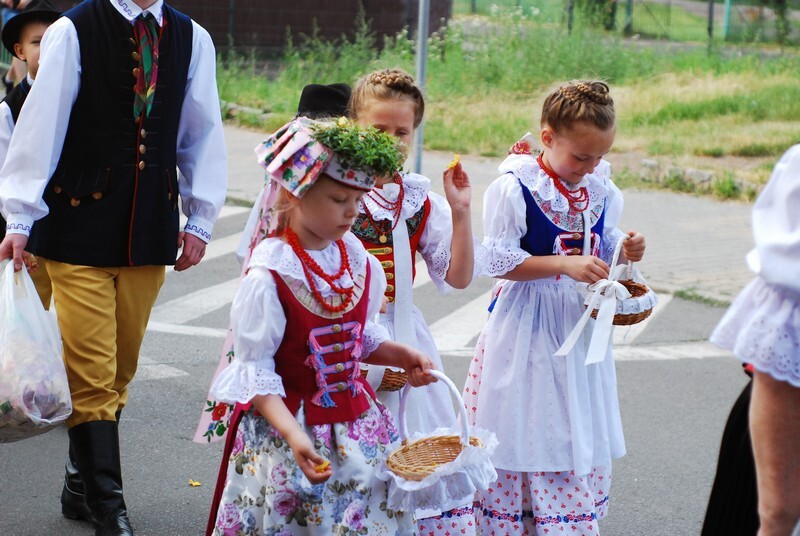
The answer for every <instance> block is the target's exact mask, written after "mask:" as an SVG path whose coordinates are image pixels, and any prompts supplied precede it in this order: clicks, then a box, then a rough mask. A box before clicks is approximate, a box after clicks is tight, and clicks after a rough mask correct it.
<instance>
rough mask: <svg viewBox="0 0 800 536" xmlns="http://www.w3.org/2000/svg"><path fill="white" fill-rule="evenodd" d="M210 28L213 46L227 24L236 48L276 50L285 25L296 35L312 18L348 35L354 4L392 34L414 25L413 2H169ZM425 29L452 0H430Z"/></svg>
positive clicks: (446, 12) (375, 26)
mask: <svg viewBox="0 0 800 536" xmlns="http://www.w3.org/2000/svg"><path fill="white" fill-rule="evenodd" d="M168 3H169V4H170V5H172V6H173V7H175V8H177V9H179V10H180V11H183V12H184V13H186V14H187V15H189V16H191V17H192V18H193V19H194V20H195V21H197V22H198V23H199V24H200V25H202V26H203V27H204V28H205V29H206V30H208V31H209V33H210V34H211V37H212V38H213V39H214V44H215V45H216V46H217V47H218V48H221V47H224V46H227V45H228V35H229V33H231V32H230V28H233V32H232V34H233V35H232V37H233V44H234V46H236V47H237V48H240V47H248V48H249V47H255V48H256V49H263V50H271V51H275V50H279V49H280V48H281V47H283V45H284V44H285V43H286V29H287V27H289V28H291V31H292V35H293V36H294V37H295V39H298V38H299V37H300V35H301V34H310V33H311V31H312V28H313V21H314V19H316V21H317V25H318V26H319V30H320V33H321V34H322V35H323V36H324V37H327V38H329V39H336V38H338V37H339V36H341V35H342V34H348V35H349V34H352V32H353V31H354V29H355V21H356V17H357V14H358V10H359V6H360V5H363V6H364V11H365V13H366V15H367V18H368V19H369V20H370V21H371V26H370V27H371V28H372V31H373V32H375V33H376V34H377V35H379V36H380V35H394V34H396V33H397V32H399V31H400V30H401V29H403V27H405V26H410V27H411V28H412V31H413V29H414V28H415V27H416V25H417V13H418V5H419V3H418V0H282V1H277V0H169V1H168ZM430 5H431V16H430V30H431V31H432V32H433V31H436V30H437V29H439V26H440V21H441V20H442V19H449V18H450V14H451V12H452V0H430Z"/></svg>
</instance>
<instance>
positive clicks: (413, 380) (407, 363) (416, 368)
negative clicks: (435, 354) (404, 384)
mask: <svg viewBox="0 0 800 536" xmlns="http://www.w3.org/2000/svg"><path fill="white" fill-rule="evenodd" d="M406 350H407V354H406V355H405V356H404V358H403V370H405V371H406V374H408V383H410V384H411V385H412V387H422V386H423V385H428V384H429V383H433V382H435V381H438V380H437V379H436V378H434V377H433V376H432V375H431V373H430V371H431V370H432V369H434V368H435V367H434V366H433V362H432V361H431V360H430V359H429V358H428V356H426V355H425V354H423V353H422V352H420V351H418V350H416V349H414V348H411V347H410V346H407V347H406Z"/></svg>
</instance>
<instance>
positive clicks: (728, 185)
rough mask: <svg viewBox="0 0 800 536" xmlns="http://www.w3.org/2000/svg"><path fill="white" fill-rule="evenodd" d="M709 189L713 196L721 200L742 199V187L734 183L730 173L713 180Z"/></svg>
mask: <svg viewBox="0 0 800 536" xmlns="http://www.w3.org/2000/svg"><path fill="white" fill-rule="evenodd" d="M711 189H712V191H713V192H714V195H715V196H717V197H719V198H721V199H741V197H742V187H741V186H740V185H739V183H737V182H736V179H734V177H733V173H731V172H728V173H726V174H725V175H724V176H723V177H722V178H719V179H717V180H715V181H714V182H713V183H712V185H711Z"/></svg>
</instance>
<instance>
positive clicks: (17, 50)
mask: <svg viewBox="0 0 800 536" xmlns="http://www.w3.org/2000/svg"><path fill="white" fill-rule="evenodd" d="M14 55H16V56H17V57H18V58H19V59H21V60H22V61H27V60H26V59H25V55H24V54H23V53H22V43H14Z"/></svg>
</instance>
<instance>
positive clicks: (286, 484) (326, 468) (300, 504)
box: [209, 119, 434, 535]
mask: <svg viewBox="0 0 800 536" xmlns="http://www.w3.org/2000/svg"><path fill="white" fill-rule="evenodd" d="M260 149H261V150H260V155H259V156H260V158H261V159H262V161H263V162H264V165H265V167H266V168H267V173H268V175H269V177H270V181H271V184H272V188H271V192H270V194H269V197H268V199H271V200H273V201H271V202H270V203H269V210H268V212H267V214H266V216H265V217H266V218H267V219H269V223H268V224H267V228H268V229H269V233H268V237H267V238H266V239H265V240H263V241H262V242H261V243H259V244H258V246H256V248H255V250H254V251H253V253H252V255H251V256H250V259H249V264H248V272H247V275H246V276H245V277H244V278H243V279H242V282H241V285H240V287H239V290H238V291H237V293H236V297H235V298H234V301H233V305H232V307H231V326H232V330H233V337H234V348H235V351H236V355H235V358H234V359H233V361H232V362H231V364H230V366H229V367H228V368H226V369H224V370H223V371H222V372H221V373H220V374H219V376H218V377H217V379H216V380H215V381H214V383H213V385H212V388H211V392H212V394H213V395H214V396H215V397H216V398H217V399H219V400H222V401H226V402H229V403H233V402H236V403H237V409H236V411H235V412H234V417H233V418H232V419H231V429H230V430H229V432H230V433H229V435H228V441H227V444H226V450H225V455H224V457H223V465H222V468H221V471H220V476H221V479H220V481H219V482H218V487H217V494H216V496H215V502H214V506H213V508H212V518H215V522H214V523H213V526H210V527H209V531H213V534H217V535H222V534H232V533H234V532H235V533H247V534H259V535H262V534H344V533H348V534H350V533H360V534H375V535H378V534H407V533H409V527H406V526H405V525H407V524H408V523H410V521H411V520H410V516H404V515H403V514H402V513H398V512H392V511H388V510H387V509H386V504H385V503H386V500H387V488H386V483H385V482H383V481H381V480H379V479H378V478H377V475H376V471H377V468H378V466H379V464H380V463H381V462H382V460H383V459H384V458H385V457H386V456H387V455H388V454H389V453H390V450H391V444H392V443H393V442H394V441H395V440H396V438H397V433H396V430H395V427H394V425H393V423H392V418H391V416H390V415H389V414H388V412H387V411H386V410H385V408H384V407H383V406H382V405H380V404H379V403H377V402H376V401H375V400H374V393H373V392H372V389H371V388H370V387H369V385H368V384H367V382H366V381H365V380H364V379H363V378H362V377H361V375H360V372H359V363H360V362H361V361H368V362H373V363H376V364H380V365H392V366H397V367H400V368H403V369H404V370H406V371H407V373H408V375H409V381H410V382H411V384H412V385H415V386H419V385H424V384H427V383H429V382H431V381H434V379H433V377H432V376H431V375H430V374H429V372H428V371H429V369H430V368H431V367H432V364H431V362H430V360H429V359H428V358H426V357H425V356H423V355H422V354H421V353H420V352H418V351H417V350H414V349H413V348H411V347H409V346H405V345H401V344H398V343H395V342H393V341H391V340H389V336H388V333H386V331H385V330H384V329H383V328H381V327H380V326H379V325H377V324H375V323H372V322H370V321H369V319H370V318H372V317H373V316H374V315H375V314H376V313H377V312H378V310H379V309H380V306H381V303H382V297H383V292H384V288H385V285H386V282H385V279H384V277H383V271H382V270H381V268H380V264H379V263H378V261H377V260H376V259H374V258H373V257H372V256H370V255H368V254H367V252H366V251H365V250H364V248H363V246H362V245H361V244H360V242H359V241H358V240H357V239H356V238H355V237H354V236H353V235H352V234H351V233H349V232H348V231H349V230H350V227H351V225H352V224H353V220H354V219H355V217H356V216H357V215H358V204H359V202H360V200H361V197H362V196H363V195H364V192H365V191H368V190H369V189H370V188H371V187H372V186H373V184H374V176H375V174H376V173H377V174H386V173H391V172H393V171H394V170H395V169H397V168H398V167H399V165H400V163H401V153H400V151H399V149H398V148H397V147H396V145H395V142H394V140H393V139H392V138H391V137H390V136H387V135H385V134H382V133H379V132H377V131H375V130H374V129H371V130H365V129H358V128H356V127H355V126H353V125H351V124H348V123H346V122H344V123H325V124H323V123H315V122H310V121H307V120H305V119H298V120H295V121H293V122H291V123H289V124H288V125H287V126H285V127H284V128H282V129H280V130H279V131H278V132H277V133H276V134H274V135H273V136H272V137H270V138H269V139H268V140H267V142H265V144H264V147H263V148H260ZM370 158H374V159H375V160H370ZM309 349H310V355H309Z"/></svg>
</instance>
